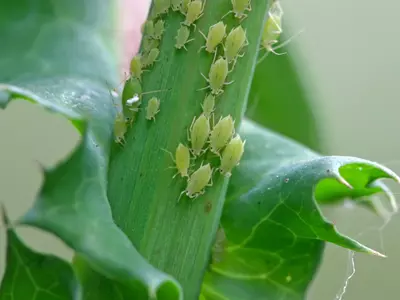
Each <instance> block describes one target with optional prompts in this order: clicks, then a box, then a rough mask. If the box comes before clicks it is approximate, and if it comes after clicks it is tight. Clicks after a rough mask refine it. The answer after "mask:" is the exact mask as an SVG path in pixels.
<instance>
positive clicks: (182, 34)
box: [175, 26, 194, 51]
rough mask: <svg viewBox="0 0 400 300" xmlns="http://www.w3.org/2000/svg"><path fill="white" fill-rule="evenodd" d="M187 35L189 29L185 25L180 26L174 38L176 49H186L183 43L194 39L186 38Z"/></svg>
mask: <svg viewBox="0 0 400 300" xmlns="http://www.w3.org/2000/svg"><path fill="white" fill-rule="evenodd" d="M189 35H190V29H189V28H188V27H186V26H181V28H179V29H178V33H177V35H176V37H175V39H176V43H175V48H177V49H181V48H184V49H185V50H186V51H187V49H186V46H185V44H187V43H189V42H191V41H193V40H194V39H191V40H188V38H189Z"/></svg>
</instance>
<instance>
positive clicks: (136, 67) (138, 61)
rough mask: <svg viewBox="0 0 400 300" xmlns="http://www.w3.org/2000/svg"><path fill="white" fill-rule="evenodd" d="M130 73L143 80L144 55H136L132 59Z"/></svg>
mask: <svg viewBox="0 0 400 300" xmlns="http://www.w3.org/2000/svg"><path fill="white" fill-rule="evenodd" d="M130 73H131V76H132V77H135V78H137V79H139V80H141V79H142V78H141V77H142V73H143V70H142V57H141V56H140V54H138V55H135V56H134V57H133V58H132V60H131V64H130Z"/></svg>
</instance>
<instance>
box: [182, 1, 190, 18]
mask: <svg viewBox="0 0 400 300" xmlns="http://www.w3.org/2000/svg"><path fill="white" fill-rule="evenodd" d="M181 2H182V5H181V13H183V14H184V15H185V16H186V13H187V11H188V8H189V4H190V2H192V0H181Z"/></svg>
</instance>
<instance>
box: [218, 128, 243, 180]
mask: <svg viewBox="0 0 400 300" xmlns="http://www.w3.org/2000/svg"><path fill="white" fill-rule="evenodd" d="M245 143H246V141H244V142H243V141H242V140H241V138H240V136H239V135H236V137H234V138H233V139H232V140H231V141H230V142H229V143H228V145H227V146H226V147H225V149H224V151H223V152H222V156H221V164H220V166H219V171H220V172H221V173H222V174H224V175H225V176H226V177H230V176H231V175H232V174H231V172H232V169H233V168H234V167H236V166H237V165H238V164H239V162H240V159H241V158H242V155H243V152H244V145H245Z"/></svg>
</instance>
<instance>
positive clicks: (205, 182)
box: [178, 164, 213, 202]
mask: <svg viewBox="0 0 400 300" xmlns="http://www.w3.org/2000/svg"><path fill="white" fill-rule="evenodd" d="M212 173H213V170H212V169H211V166H210V164H206V165H204V166H203V165H201V166H200V167H199V168H198V169H197V170H196V171H194V172H193V174H192V175H190V177H189V179H188V181H187V186H186V189H185V190H184V191H182V193H181V194H180V196H179V198H178V202H179V200H180V198H181V196H182V195H183V194H186V196H188V197H189V198H191V199H196V198H197V197H198V196H200V195H202V194H204V189H205V188H206V187H207V186H212V180H211V177H212ZM210 181H211V183H210Z"/></svg>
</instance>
